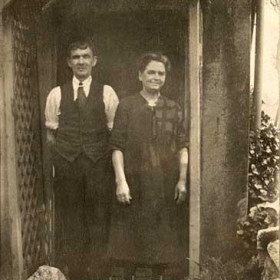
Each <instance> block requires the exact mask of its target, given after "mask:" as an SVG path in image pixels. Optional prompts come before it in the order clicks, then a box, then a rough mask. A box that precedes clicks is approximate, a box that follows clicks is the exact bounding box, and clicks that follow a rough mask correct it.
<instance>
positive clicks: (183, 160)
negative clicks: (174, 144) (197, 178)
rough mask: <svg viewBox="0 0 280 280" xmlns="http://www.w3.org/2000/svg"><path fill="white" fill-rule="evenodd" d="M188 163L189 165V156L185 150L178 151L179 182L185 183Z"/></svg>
mask: <svg viewBox="0 0 280 280" xmlns="http://www.w3.org/2000/svg"><path fill="white" fill-rule="evenodd" d="M188 163H189V154H188V149H187V148H182V149H181V150H180V151H179V172H180V175H179V180H180V181H185V182H186V181H187V170H188Z"/></svg>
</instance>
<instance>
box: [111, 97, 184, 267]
mask: <svg viewBox="0 0 280 280" xmlns="http://www.w3.org/2000/svg"><path fill="white" fill-rule="evenodd" d="M183 147H187V135H186V133H185V129H184V126H183V114H182V111H181V109H180V107H179V105H178V104H177V103H176V102H174V101H172V100H170V99H168V98H166V97H164V96H161V95H160V96H159V99H158V100H157V102H156V104H155V106H153V107H152V106H149V105H148V103H147V101H146V100H145V99H144V98H143V97H142V95H141V94H135V95H133V96H130V97H127V98H124V99H123V100H121V102H120V104H119V107H118V110H117V113H116V117H115V122H114V128H113V131H112V137H111V148H112V150H116V149H117V150H121V151H122V152H123V154H124V168H125V175H126V179H127V183H128V185H129V188H130V194H131V196H132V201H131V204H130V205H129V206H124V205H122V204H120V203H118V202H117V201H115V203H114V205H113V214H112V223H111V230H110V239H109V251H108V254H109V256H110V257H111V258H112V259H115V260H120V261H130V262H134V263H144V264H163V263H165V264H167V263H178V262H182V261H183V260H184V259H185V258H186V256H187V243H188V236H187V227H188V211H187V203H186V202H184V203H182V204H180V205H177V204H176V202H175V200H174V193H175V186H176V184H177V182H178V178H179V160H178V151H179V150H180V149H181V148H183Z"/></svg>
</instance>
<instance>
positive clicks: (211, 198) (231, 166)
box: [201, 0, 250, 260]
mask: <svg viewBox="0 0 280 280" xmlns="http://www.w3.org/2000/svg"><path fill="white" fill-rule="evenodd" d="M203 34H204V35H203V36H204V37H203V40H204V50H203V59H204V68H203V97H202V162H201V168H202V190H201V191H202V195H201V256H202V260H203V259H204V258H205V256H207V255H210V256H216V257H220V256H224V257H226V258H227V257H229V256H230V257H231V258H232V257H233V253H234V252H238V250H237V251H236V246H238V245H240V244H239V241H238V239H237V238H236V234H235V232H236V220H237V211H236V210H237V209H236V205H237V202H238V201H239V200H240V199H241V198H242V197H243V195H244V194H246V184H247V149H248V125H249V122H248V119H249V71H250V1H244V0H236V1H231V0H226V1H224V0H215V1H211V3H210V4H209V6H208V7H206V8H205V9H204V33H203Z"/></svg>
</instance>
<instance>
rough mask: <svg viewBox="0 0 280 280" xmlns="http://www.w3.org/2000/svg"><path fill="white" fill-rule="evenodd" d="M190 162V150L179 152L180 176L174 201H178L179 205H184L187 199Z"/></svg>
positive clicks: (183, 149) (184, 149) (185, 149)
mask: <svg viewBox="0 0 280 280" xmlns="http://www.w3.org/2000/svg"><path fill="white" fill-rule="evenodd" d="M188 162H189V155H188V149H187V148H182V149H181V150H180V151H179V173H180V174H179V181H178V183H177V185H176V187H175V196H174V199H175V200H176V203H177V204H180V203H182V202H183V201H185V199H186V195H187V188H186V183H187V171H188Z"/></svg>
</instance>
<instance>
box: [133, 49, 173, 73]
mask: <svg viewBox="0 0 280 280" xmlns="http://www.w3.org/2000/svg"><path fill="white" fill-rule="evenodd" d="M151 61H158V62H161V63H162V64H163V65H164V66H165V70H166V71H170V68H171V64H170V61H169V59H168V57H167V56H166V55H163V54H162V53H144V54H142V55H141V56H140V58H139V60H138V71H140V72H141V73H143V72H144V71H145V69H146V67H147V65H148V64H149V63H150V62H151Z"/></svg>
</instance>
